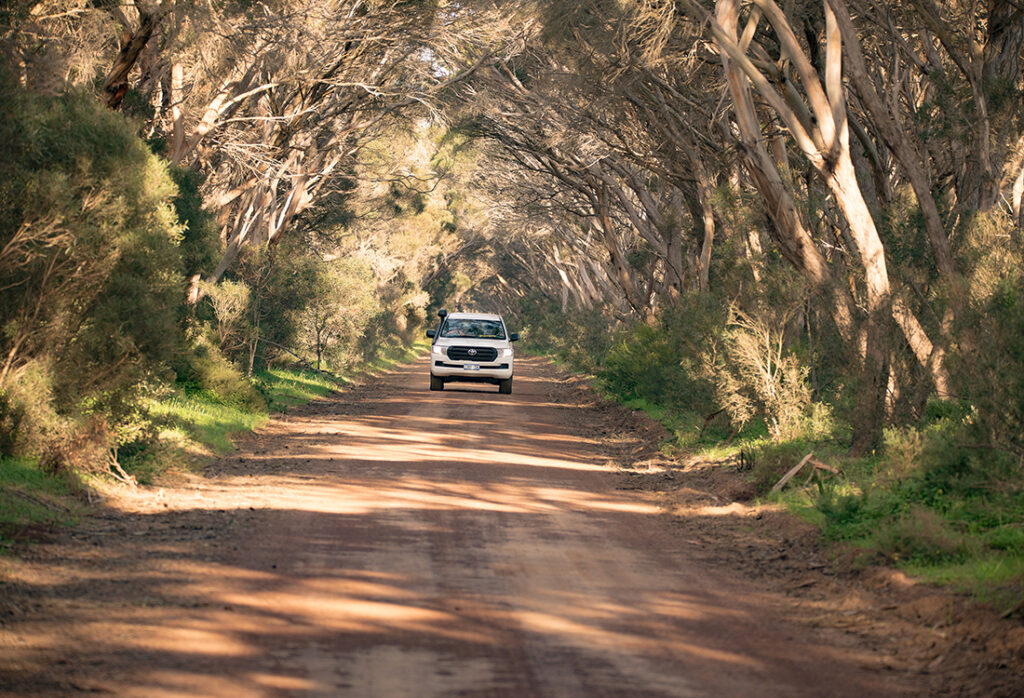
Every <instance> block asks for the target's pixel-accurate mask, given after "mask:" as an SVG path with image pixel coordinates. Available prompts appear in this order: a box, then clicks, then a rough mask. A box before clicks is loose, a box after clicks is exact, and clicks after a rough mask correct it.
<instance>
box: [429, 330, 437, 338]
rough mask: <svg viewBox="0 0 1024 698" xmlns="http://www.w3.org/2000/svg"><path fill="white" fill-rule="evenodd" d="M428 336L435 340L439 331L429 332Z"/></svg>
mask: <svg viewBox="0 0 1024 698" xmlns="http://www.w3.org/2000/svg"><path fill="white" fill-rule="evenodd" d="M427 336H428V337H430V338H431V339H433V338H434V337H436V336H437V330H427Z"/></svg>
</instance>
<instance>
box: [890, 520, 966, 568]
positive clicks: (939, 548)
mask: <svg viewBox="0 0 1024 698" xmlns="http://www.w3.org/2000/svg"><path fill="white" fill-rule="evenodd" d="M876 541H877V545H878V552H879V553H880V554H882V555H884V556H885V557H886V558H888V559H890V560H897V561H907V562H915V563H919V564H928V563H938V562H950V561H960V560H962V559H963V558H964V556H965V555H967V554H968V552H969V548H970V546H969V542H968V540H967V538H966V537H965V536H964V535H962V534H960V533H957V532H956V531H954V530H953V528H952V527H951V526H950V525H949V523H948V522H947V521H946V520H944V519H943V518H942V517H941V516H940V515H939V514H937V513H936V512H934V511H932V510H931V509H928V508H925V507H923V506H920V505H911V506H910V507H909V508H908V509H907V510H906V511H905V512H903V513H901V514H900V515H899V516H898V517H896V518H895V519H894V520H892V521H891V522H890V523H889V524H888V525H886V526H883V527H882V528H881V530H880V531H879V533H878V535H877V537H876Z"/></svg>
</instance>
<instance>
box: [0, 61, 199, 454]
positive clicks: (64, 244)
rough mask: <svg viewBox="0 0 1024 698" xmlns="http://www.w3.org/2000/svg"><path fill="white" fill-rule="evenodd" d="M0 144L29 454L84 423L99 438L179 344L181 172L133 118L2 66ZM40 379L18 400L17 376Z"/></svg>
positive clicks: (8, 384)
mask: <svg viewBox="0 0 1024 698" xmlns="http://www.w3.org/2000/svg"><path fill="white" fill-rule="evenodd" d="M0 142H2V143H4V149H5V154H4V158H2V159H0V248H2V249H3V250H4V253H3V255H2V257H0V289H2V290H0V318H2V320H0V355H2V356H3V357H4V359H5V363H4V365H2V366H0V391H3V392H4V393H5V395H6V405H7V407H6V408H5V409H6V412H7V417H6V418H5V419H4V420H3V421H4V422H5V423H6V424H7V425H8V426H7V427H4V428H5V429H7V428H10V426H11V425H13V421H12V420H13V419H14V418H15V417H14V415H15V414H18V413H19V412H18V411H19V410H20V414H21V417H20V418H18V419H19V420H20V422H19V424H18V426H17V430H18V431H19V432H24V438H21V439H20V440H21V442H22V445H23V446H24V447H25V448H26V449H27V450H28V451H29V452H32V451H35V452H47V453H49V452H53V451H61V450H62V449H64V448H65V446H66V445H67V444H71V443H75V442H76V441H78V440H80V439H81V438H85V437H86V436H87V435H89V434H95V435H97V438H99V440H100V441H101V442H104V443H105V442H107V440H108V437H109V436H110V433H111V432H112V431H116V425H118V424H119V423H121V422H124V421H125V420H130V419H132V418H133V414H135V412H136V410H137V405H138V403H139V400H140V399H141V397H142V396H143V395H144V394H145V393H146V392H147V390H148V389H149V386H150V385H151V384H152V383H153V382H154V381H159V380H160V379H162V378H163V377H165V376H166V367H167V365H168V363H169V362H170V360H171V359H172V357H173V355H174V354H175V352H176V351H177V350H178V349H179V348H180V342H179V338H180V332H179V321H180V316H179V308H180V306H181V301H182V300H183V296H184V276H183V274H182V271H181V264H182V263H181V255H180V249H179V247H180V243H181V241H182V235H183V228H182V226H181V225H179V221H178V218H177V215H176V212H175V210H174V208H173V206H172V201H173V200H174V197H175V196H176V193H177V192H176V188H175V185H174V182H173V181H172V179H171V177H170V175H169V173H168V170H167V168H166V166H165V165H164V163H163V162H162V161H161V160H160V159H159V158H157V157H156V156H155V155H153V154H152V153H151V152H150V150H149V149H148V148H147V146H146V144H145V143H143V142H142V141H141V140H140V139H139V138H138V137H137V135H136V134H135V132H134V129H133V127H132V125H131V124H129V123H128V122H126V121H125V120H124V118H123V117H121V116H120V115H118V114H115V113H112V112H111V111H110V110H108V109H106V108H105V107H104V106H103V105H102V104H100V103H99V102H98V101H97V100H96V99H95V98H94V97H93V96H92V95H89V94H86V93H68V94H63V95H58V96H52V97H51V96H40V95H36V94H31V93H29V92H27V91H25V90H23V89H22V88H20V87H18V86H17V85H13V84H11V83H10V82H5V81H4V80H3V77H2V76H0ZM33 381H34V382H35V383H36V384H37V388H38V389H37V390H36V391H35V392H34V395H33V396H32V398H31V399H22V398H20V397H19V396H18V395H17V394H16V393H17V391H18V390H19V389H20V388H16V387H15V386H24V385H26V384H27V383H31V382H33ZM33 403H34V405H33ZM19 404H20V405H21V407H18V405H19ZM99 424H108V425H110V426H108V427H106V428H102V429H101V428H99V427H97V426H96V425H99ZM58 427H59V428H58ZM103 432H106V433H104V434H103V435H102V437H101V436H100V435H101V433H103ZM47 435H51V436H53V439H52V441H53V443H52V444H50V445H49V446H47V445H45V444H41V443H39V441H40V440H41V439H42V440H45V439H46V438H47ZM5 442H6V443H7V444H8V448H13V450H15V451H16V450H17V449H18V447H17V445H13V446H12V439H11V438H6V439H5ZM61 444H64V445H61Z"/></svg>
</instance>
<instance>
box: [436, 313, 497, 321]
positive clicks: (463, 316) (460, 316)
mask: <svg viewBox="0 0 1024 698" xmlns="http://www.w3.org/2000/svg"><path fill="white" fill-rule="evenodd" d="M448 317H449V318H452V319H455V320H501V316H500V315H495V314H494V313H463V312H454V313H448Z"/></svg>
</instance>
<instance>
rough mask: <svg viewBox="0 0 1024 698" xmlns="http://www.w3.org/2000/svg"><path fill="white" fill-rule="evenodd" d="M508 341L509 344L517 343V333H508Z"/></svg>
mask: <svg viewBox="0 0 1024 698" xmlns="http://www.w3.org/2000/svg"><path fill="white" fill-rule="evenodd" d="M508 341H510V342H518V341H519V333H518V332H509V333H508Z"/></svg>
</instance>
